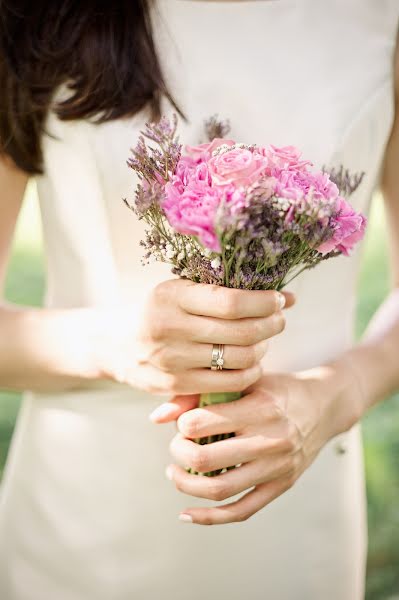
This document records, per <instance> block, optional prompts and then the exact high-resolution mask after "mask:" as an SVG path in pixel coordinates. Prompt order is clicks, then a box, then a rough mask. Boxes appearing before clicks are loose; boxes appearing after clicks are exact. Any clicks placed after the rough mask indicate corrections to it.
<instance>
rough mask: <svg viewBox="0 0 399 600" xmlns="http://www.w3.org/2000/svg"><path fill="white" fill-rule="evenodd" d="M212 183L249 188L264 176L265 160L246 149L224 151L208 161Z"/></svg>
mask: <svg viewBox="0 0 399 600" xmlns="http://www.w3.org/2000/svg"><path fill="white" fill-rule="evenodd" d="M208 166H209V172H210V174H211V177H212V182H213V183H214V184H216V185H220V186H224V185H229V184H233V185H235V186H249V185H251V184H252V183H255V182H256V181H257V180H258V179H259V178H260V177H262V175H263V174H264V172H265V170H266V167H267V159H266V158H265V157H264V156H262V154H259V153H258V152H256V151H254V152H251V150H247V149H246V148H233V149H232V150H226V152H221V153H220V154H217V155H216V156H213V157H212V158H211V159H210V160H209V161H208Z"/></svg>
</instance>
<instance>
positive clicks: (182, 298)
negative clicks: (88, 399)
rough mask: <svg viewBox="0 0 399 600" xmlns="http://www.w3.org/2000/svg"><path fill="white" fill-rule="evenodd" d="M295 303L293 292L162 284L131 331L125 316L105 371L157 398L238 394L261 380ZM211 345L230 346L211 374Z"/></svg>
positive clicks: (184, 282) (181, 282)
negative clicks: (270, 346)
mask: <svg viewBox="0 0 399 600" xmlns="http://www.w3.org/2000/svg"><path fill="white" fill-rule="evenodd" d="M292 303H293V296H292V294H289V293H284V294H282V293H279V292H276V291H258V290H256V291H248V290H236V289H229V288H225V287H220V286H214V285H208V284H198V283H193V282H192V281H188V280H182V279H172V280H168V281H165V282H164V283H161V284H159V285H158V286H157V287H156V288H155V289H154V290H153V292H152V293H151V295H150V298H149V299H148V303H147V305H146V307H145V310H144V312H143V314H142V321H141V323H140V326H139V327H138V328H137V329H136V331H135V332H134V333H133V331H130V327H129V325H128V317H125V321H124V326H123V329H124V334H123V337H124V338H125V339H124V340H123V343H121V344H120V343H117V344H116V345H115V344H111V345H110V349H111V348H112V357H111V352H109V353H107V354H108V357H109V358H110V360H109V361H107V362H108V363H109V364H108V365H106V366H105V368H104V369H103V371H104V373H105V375H106V376H107V377H108V378H111V379H114V380H116V381H119V382H123V383H127V384H130V385H132V386H134V387H136V388H139V389H142V390H145V391H147V392H150V393H153V394H197V393H203V392H218V391H220V392H230V391H241V390H243V389H245V388H247V387H248V386H249V385H251V384H252V383H254V382H255V381H257V379H258V378H259V377H260V376H261V373H262V370H261V365H260V363H261V360H262V358H263V356H264V354H265V352H266V349H267V340H268V339H269V338H271V337H273V336H274V335H277V334H278V333H281V332H282V331H283V329H284V327H285V317H284V314H283V312H282V308H283V307H284V305H286V306H289V305H291V304H292ZM114 340H115V338H114ZM213 344H224V346H225V349H224V361H225V362H224V368H223V370H222V371H212V370H211V369H210V368H209V367H210V364H211V355H212V347H213ZM118 346H119V347H118Z"/></svg>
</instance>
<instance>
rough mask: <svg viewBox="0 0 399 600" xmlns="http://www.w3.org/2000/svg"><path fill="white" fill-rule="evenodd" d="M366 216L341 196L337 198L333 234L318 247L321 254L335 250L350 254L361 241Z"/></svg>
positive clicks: (346, 254)
mask: <svg viewBox="0 0 399 600" xmlns="http://www.w3.org/2000/svg"><path fill="white" fill-rule="evenodd" d="M366 223H367V220H366V218H365V217H364V216H363V215H362V214H360V213H357V212H356V211H355V210H354V209H353V207H352V206H351V205H350V204H349V203H348V202H346V200H345V199H344V198H342V197H341V196H339V197H338V200H337V214H336V215H335V216H334V217H333V218H332V223H331V225H332V227H333V229H334V233H333V236H332V238H331V239H330V240H328V241H327V242H324V243H323V244H321V246H320V247H319V248H318V249H317V250H318V252H320V253H321V254H328V253H329V252H332V251H333V250H338V251H339V252H342V254H344V255H345V256H348V255H349V253H350V251H351V250H352V248H353V246H354V245H355V244H356V243H357V242H359V241H360V240H361V239H362V238H363V236H364V232H365V229H366Z"/></svg>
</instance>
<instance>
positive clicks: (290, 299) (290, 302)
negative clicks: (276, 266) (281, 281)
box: [281, 290, 296, 308]
mask: <svg viewBox="0 0 399 600" xmlns="http://www.w3.org/2000/svg"><path fill="white" fill-rule="evenodd" d="M281 294H283V295H284V296H285V306H284V308H291V306H294V304H295V303H296V296H295V294H293V293H292V292H288V291H286V290H284V291H283V292H281Z"/></svg>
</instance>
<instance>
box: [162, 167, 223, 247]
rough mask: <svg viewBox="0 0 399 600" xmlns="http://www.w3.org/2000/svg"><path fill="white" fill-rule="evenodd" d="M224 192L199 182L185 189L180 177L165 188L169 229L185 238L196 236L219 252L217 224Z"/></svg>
mask: <svg viewBox="0 0 399 600" xmlns="http://www.w3.org/2000/svg"><path fill="white" fill-rule="evenodd" d="M220 196H221V192H220V190H219V189H218V188H212V187H210V186H209V185H208V184H207V183H206V182H205V181H202V180H200V179H198V180H197V181H191V182H190V183H189V184H188V185H187V186H184V185H183V184H182V182H181V180H180V179H179V178H178V177H176V176H175V177H173V180H172V181H171V182H169V183H167V184H166V186H165V198H164V200H163V202H162V208H163V210H164V212H165V215H166V217H167V219H168V221H169V223H170V225H171V226H172V227H173V229H175V230H176V231H178V232H180V233H183V234H185V235H195V236H197V237H198V239H199V240H200V242H201V243H202V244H203V245H204V246H205V247H206V248H209V249H210V250H212V251H214V252H220V250H221V248H220V242H219V240H218V237H217V235H216V231H215V226H214V221H215V214H216V211H217V208H218V206H219V204H220Z"/></svg>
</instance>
